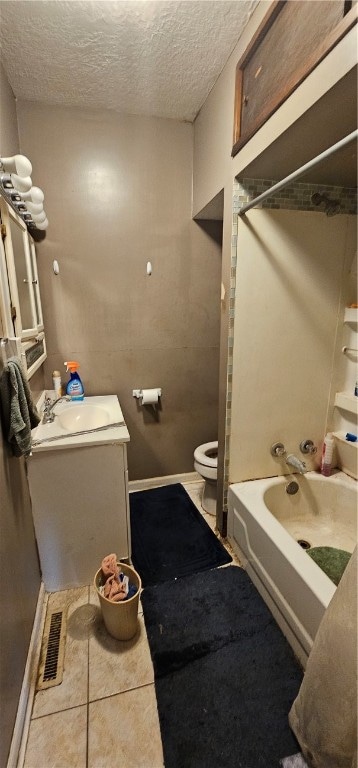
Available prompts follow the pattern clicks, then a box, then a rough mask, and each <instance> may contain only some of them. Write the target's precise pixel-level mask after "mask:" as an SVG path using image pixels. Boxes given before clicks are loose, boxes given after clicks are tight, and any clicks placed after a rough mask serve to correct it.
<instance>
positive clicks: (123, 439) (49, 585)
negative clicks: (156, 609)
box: [26, 395, 131, 592]
mask: <svg viewBox="0 0 358 768" xmlns="http://www.w3.org/2000/svg"><path fill="white" fill-rule="evenodd" d="M88 403H92V404H96V405H98V406H100V407H101V408H103V409H105V410H108V413H109V414H110V415H112V414H114V417H113V415H112V418H110V420H109V421H108V425H109V427H108V428H107V429H105V430H103V431H97V432H96V431H95V432H93V433H85V432H84V433H83V434H82V435H81V434H79V433H76V435H75V436H71V433H70V432H68V436H66V435H64V433H65V430H63V429H61V427H60V425H59V424H58V418H59V417H57V418H55V421H54V422H53V423H52V424H40V425H39V426H38V427H37V428H36V430H33V440H34V441H35V440H36V439H38V438H40V439H41V440H42V439H43V437H44V436H46V432H47V431H48V437H49V440H48V442H47V443H46V442H45V441H44V442H43V443H41V444H40V445H39V446H38V447H37V446H36V445H34V446H33V449H32V454H31V456H29V457H28V458H27V459H26V463H27V474H28V481H29V488H30V495H31V503H32V514H33V520H34V526H35V534H36V540H37V545H38V551H39V557H40V566H41V571H42V578H43V582H44V585H45V589H46V590H47V591H48V592H55V591H57V590H61V589H69V588H73V587H82V586H85V585H87V584H92V582H93V578H94V575H95V573H96V571H97V570H98V568H100V565H101V562H102V560H103V558H104V557H105V556H106V555H109V554H110V553H112V552H115V553H116V555H117V556H118V558H119V559H120V560H127V561H130V557H131V543H130V542H131V536H130V515H129V496H128V468H127V446H126V444H127V442H128V441H129V433H128V430H127V427H126V425H125V423H124V421H122V420H123V415H122V411H121V409H120V406H119V403H118V400H117V398H116V397H115V396H114V395H103V396H97V397H89V398H85V400H84V407H86V405H87V404H88ZM113 403H114V406H116V408H115V409H114V408H112V405H113ZM60 406H61V404H60ZM60 406H57V408H56V412H57V409H59V407H60ZM72 407H73V408H75V409H78V408H81V407H82V406H81V405H76V404H71V403H70V404H68V406H67V404H66V403H64V404H63V405H62V413H63V411H64V410H65V409H67V408H68V410H70V409H71V408H72ZM58 412H59V413H60V414H61V408H60V409H59V411H58ZM115 423H117V424H118V423H119V424H120V425H119V426H116V425H115ZM112 424H113V425H114V426H113V427H112V426H111V425H112ZM54 434H55V435H61V436H62V438H64V439H61V437H60V438H59V439H56V438H55V439H54Z"/></svg>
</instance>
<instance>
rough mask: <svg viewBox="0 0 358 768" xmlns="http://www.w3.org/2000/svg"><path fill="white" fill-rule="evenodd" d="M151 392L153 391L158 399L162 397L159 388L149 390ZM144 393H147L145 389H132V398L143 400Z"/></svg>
mask: <svg viewBox="0 0 358 768" xmlns="http://www.w3.org/2000/svg"><path fill="white" fill-rule="evenodd" d="M151 391H155V392H156V394H157V396H158V398H159V397H161V396H162V390H161V388H160V387H154V388H152V389H151ZM145 392H148V390H146V389H133V397H137V398H138V399H140V398H143V394H144V393H145Z"/></svg>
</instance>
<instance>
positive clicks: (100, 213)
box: [18, 102, 221, 479]
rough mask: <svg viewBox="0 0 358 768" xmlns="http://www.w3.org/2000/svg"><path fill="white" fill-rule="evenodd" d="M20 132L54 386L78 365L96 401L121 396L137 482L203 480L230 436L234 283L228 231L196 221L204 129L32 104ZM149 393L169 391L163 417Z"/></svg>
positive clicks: (21, 115) (24, 107)
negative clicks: (225, 366)
mask: <svg viewBox="0 0 358 768" xmlns="http://www.w3.org/2000/svg"><path fill="white" fill-rule="evenodd" d="M18 120H19V127H20V138H21V145H22V149H23V151H24V152H25V153H27V154H28V155H29V157H31V160H32V163H33V166H34V175H35V174H36V179H37V183H38V184H39V186H41V187H42V188H43V189H44V191H45V203H46V211H47V214H48V217H49V221H50V225H49V228H48V230H47V233H46V238H45V239H44V240H43V242H41V243H40V244H39V246H38V254H39V259H38V264H39V273H40V281H41V294H42V301H43V309H44V321H45V327H46V339H47V346H48V360H47V364H46V384H47V386H50V384H51V372H52V370H53V369H55V368H58V369H60V370H62V371H64V368H63V361H64V360H68V359H75V360H78V361H79V362H80V366H81V368H80V373H81V376H82V377H83V381H84V385H85V390H86V392H87V394H88V395H91V394H92V395H94V394H108V393H114V394H117V395H118V397H119V400H120V402H121V404H122V408H123V411H124V415H125V418H126V421H127V424H128V428H129V432H130V435H131V443H130V445H129V449H128V453H129V474H130V479H137V478H145V477H151V476H161V475H167V474H172V473H178V472H179V473H180V472H187V471H192V470H193V450H194V448H195V447H196V446H197V445H199V444H200V443H202V442H205V441H208V440H212V439H215V438H216V436H217V403H218V393H217V386H218V359H219V309H220V308H219V301H220V274H221V243H220V232H221V227H220V225H218V224H217V223H216V222H211V223H205V222H200V225H199V224H197V223H195V222H193V221H191V188H192V186H191V185H192V131H193V129H192V126H191V125H189V124H185V123H179V122H176V121H173V120H161V119H155V118H153V119H151V118H141V117H136V116H123V115H118V114H116V113H115V112H110V111H100V110H98V111H97V110H84V109H69V108H61V107H48V106H41V105H38V104H33V103H29V102H22V103H21V102H20V104H19V105H18ZM55 258H56V259H57V260H58V262H59V265H60V274H59V275H58V276H55V275H54V274H53V271H52V261H53V259H55ZM147 261H151V262H152V268H153V272H152V275H151V276H150V277H148V276H147V274H146V265H147ZM142 387H143V388H148V387H162V390H163V396H162V404H161V410H160V412H159V414H158V416H157V417H156V416H155V415H154V414H153V412H152V410H151V409H143V408H139V407H138V401H137V400H136V399H134V398H133V396H132V390H133V389H139V388H142Z"/></svg>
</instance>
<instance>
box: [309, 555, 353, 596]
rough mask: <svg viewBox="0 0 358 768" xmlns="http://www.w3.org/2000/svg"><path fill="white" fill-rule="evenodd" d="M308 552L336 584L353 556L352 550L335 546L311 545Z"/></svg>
mask: <svg viewBox="0 0 358 768" xmlns="http://www.w3.org/2000/svg"><path fill="white" fill-rule="evenodd" d="M306 552H307V554H308V555H309V556H310V557H311V558H312V560H314V562H315V563H317V565H319V567H320V568H321V569H322V571H324V572H325V574H326V575H327V576H328V578H329V579H331V581H333V583H334V584H335V585H336V586H337V585H338V584H339V582H340V580H341V578H342V576H343V573H344V571H345V569H346V567H347V565H348V563H349V560H350V558H351V557H352V553H351V552H346V551H345V550H344V549H336V548H335V547H311V549H306Z"/></svg>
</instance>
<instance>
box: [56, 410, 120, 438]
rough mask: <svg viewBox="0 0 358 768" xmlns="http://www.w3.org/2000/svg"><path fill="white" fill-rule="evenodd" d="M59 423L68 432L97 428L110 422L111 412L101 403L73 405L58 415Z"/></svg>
mask: <svg viewBox="0 0 358 768" xmlns="http://www.w3.org/2000/svg"><path fill="white" fill-rule="evenodd" d="M57 418H58V421H59V424H60V425H61V427H62V428H63V429H67V431H68V432H79V431H81V430H85V429H97V427H105V426H106V425H107V424H109V413H108V411H106V410H105V409H104V408H102V407H101V406H100V405H85V404H81V405H73V406H72V407H71V408H68V409H66V410H64V411H62V412H61V413H59V414H58V416H57Z"/></svg>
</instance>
